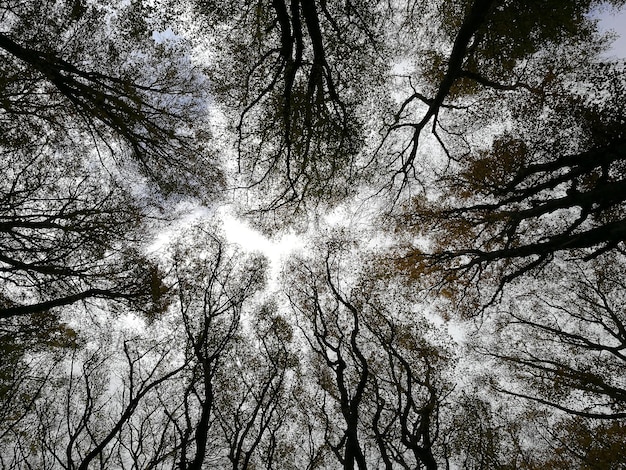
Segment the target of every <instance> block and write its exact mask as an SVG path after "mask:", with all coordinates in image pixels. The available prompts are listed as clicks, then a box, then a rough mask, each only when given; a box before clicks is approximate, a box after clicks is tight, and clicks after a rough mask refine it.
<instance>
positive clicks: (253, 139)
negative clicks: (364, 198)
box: [194, 0, 388, 225]
mask: <svg viewBox="0 0 626 470" xmlns="http://www.w3.org/2000/svg"><path fill="white" fill-rule="evenodd" d="M195 3H196V9H195V10H194V12H197V13H198V14H199V15H201V16H202V17H203V18H205V21H206V23H205V24H206V27H207V28H210V30H211V34H212V36H213V37H212V38H211V39H210V43H211V45H212V46H213V48H215V49H216V50H219V54H218V56H217V59H216V62H215V64H214V66H213V67H211V69H212V78H213V90H212V91H213V93H214V94H215V96H216V98H217V100H218V103H220V104H221V105H222V106H223V109H225V110H226V113H227V117H228V118H229V120H230V123H231V128H232V131H233V133H234V136H233V137H234V139H235V140H236V143H235V148H236V152H237V170H238V171H239V172H241V174H242V180H243V181H242V185H243V186H244V187H245V188H247V189H249V190H250V189H251V190H255V189H257V190H258V191H254V194H256V195H258V196H262V197H257V199H258V200H257V201H255V202H254V203H253V204H251V205H252V209H253V210H255V209H273V210H276V211H278V212H279V213H280V214H281V217H286V218H287V219H290V216H292V215H293V214H294V213H302V212H304V211H305V210H306V208H307V207H312V208H314V207H316V206H317V205H318V204H320V203H322V204H323V203H327V202H329V201H336V200H338V199H341V198H342V197H345V195H346V194H350V193H352V192H353V191H354V187H355V186H354V185H355V183H356V181H357V179H358V177H359V175H360V174H361V173H362V169H363V167H364V166H367V165H366V163H365V162H366V161H367V159H366V158H365V159H364V158H363V157H362V156H361V155H360V152H361V149H362V148H363V144H364V139H365V138H366V135H365V134H364V124H365V121H366V119H365V118H364V117H363V115H364V113H367V112H370V111H366V110H367V109H374V108H375V106H376V100H378V99H380V98H381V97H382V96H383V94H382V93H381V92H380V88H379V85H380V84H382V80H381V76H382V75H383V74H384V69H385V68H386V63H385V61H386V58H385V45H384V34H385V21H386V16H387V15H388V14H387V13H386V12H385V11H384V9H382V8H380V6H379V5H376V4H370V3H368V2H362V1H353V0H351V1H349V2H345V3H341V4H333V3H332V2H326V1H315V0H296V1H291V2H286V1H284V0H275V1H272V2H269V1H267V2H260V3H250V2H247V1H241V2H237V3H232V2H226V3H224V2H219V1H217V2H204V1H198V2H195ZM381 10H382V14H381ZM372 89H374V90H376V89H378V92H379V95H374V93H373V92H371V91H370V90H372ZM281 209H283V210H281ZM277 223H278V224H279V225H280V224H281V222H280V221H277Z"/></svg>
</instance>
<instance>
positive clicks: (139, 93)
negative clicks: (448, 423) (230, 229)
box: [0, 0, 220, 318]
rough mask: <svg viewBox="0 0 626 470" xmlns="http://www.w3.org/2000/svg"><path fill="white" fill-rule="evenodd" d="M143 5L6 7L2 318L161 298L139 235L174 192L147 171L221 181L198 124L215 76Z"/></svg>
mask: <svg viewBox="0 0 626 470" xmlns="http://www.w3.org/2000/svg"><path fill="white" fill-rule="evenodd" d="M137 8H139V7H138V6H137V4H132V5H128V6H127V7H120V8H119V9H110V8H107V6H106V2H105V4H101V3H98V2H89V3H84V2H80V1H67V2H66V1H60V0H59V1H55V2H48V3H33V4H25V3H24V4H22V3H16V4H6V5H4V6H2V7H0V15H1V17H2V18H3V24H4V25H5V26H6V27H5V28H4V29H3V32H2V33H1V34H0V55H1V56H2V58H3V60H2V62H3V63H2V66H1V67H0V83H2V84H3V86H2V91H1V92H0V107H1V109H2V112H1V114H0V120H1V121H2V126H1V127H2V131H0V155H1V162H0V168H1V170H2V174H3V175H5V176H6V177H5V178H3V180H2V183H0V184H1V186H0V252H1V254H0V284H1V285H2V290H3V293H2V298H1V299H0V317H2V318H5V317H9V316H14V315H27V314H31V313H38V312H45V311H47V310H49V309H53V308H58V307H62V306H65V305H69V304H73V303H76V302H79V301H85V300H89V299H94V298H96V299H97V298H100V299H102V298H104V299H120V300H133V299H134V300H136V301H137V303H139V304H144V305H145V304H148V303H149V302H150V297H151V296H152V294H155V295H156V296H158V295H159V294H158V291H159V287H158V285H159V280H158V273H157V270H156V269H154V268H147V269H143V268H140V266H146V265H148V266H149V263H147V262H146V260H145V256H143V255H142V254H140V252H141V251H142V250H141V248H140V247H139V245H140V243H141V242H143V241H144V240H142V239H143V238H145V236H146V233H145V232H143V230H145V226H144V224H145V221H146V218H147V217H148V216H153V217H154V216H156V215H157V211H156V207H155V206H154V205H153V202H154V200H155V199H160V197H158V196H155V195H152V196H150V197H147V191H146V189H147V186H146V183H145V181H150V182H151V183H150V184H151V185H152V187H153V190H154V189H155V188H154V186H155V184H156V185H157V186H158V188H160V190H161V191H162V194H165V195H168V194H172V193H179V194H180V193H185V194H188V195H193V194H195V195H200V192H201V193H202V196H203V197H205V196H209V194H211V193H214V189H215V188H216V187H217V186H219V181H220V175H219V170H218V168H217V166H216V164H215V162H212V161H210V158H209V157H208V155H207V153H206V152H203V151H202V149H203V147H204V145H205V143H204V142H203V138H202V136H201V132H200V131H198V128H197V127H195V126H199V125H200V124H201V123H202V122H203V119H204V118H205V114H206V113H205V111H204V104H203V103H202V102H201V101H200V100H201V98H202V97H203V91H202V89H201V88H200V85H201V79H202V76H201V75H200V74H199V73H197V71H195V70H194V69H193V67H192V64H191V63H190V61H189V59H188V57H187V58H186V57H185V56H184V54H185V53H186V51H185V49H184V47H183V46H182V44H181V45H178V46H175V45H172V46H167V45H162V46H158V45H155V44H154V43H153V44H150V39H149V32H150V30H149V25H148V24H147V23H146V21H145V20H146V19H143V18H142V19H141V20H139V19H138V18H139V17H138V16H137V15H138V14H141V11H136V9H137ZM144 13H145V12H144ZM142 51H143V52H142ZM196 131H198V132H196ZM205 156H206V158H205ZM137 170H138V171H139V172H140V173H141V174H143V175H144V177H140V176H139V175H138V172H137ZM145 177H147V180H146V178H145ZM142 181H144V182H143V183H142ZM142 185H143V186H146V189H144V191H143V194H142V190H141V189H140V188H141V186H142ZM132 186H134V187H132ZM148 186H149V185H148ZM208 199H211V197H209V198H208ZM150 200H152V201H150ZM150 206H151V207H150ZM151 292H152V294H151ZM153 300H156V298H155V299H153ZM157 303H158V301H157ZM158 308H159V307H157V310H158Z"/></svg>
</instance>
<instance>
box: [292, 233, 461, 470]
mask: <svg viewBox="0 0 626 470" xmlns="http://www.w3.org/2000/svg"><path fill="white" fill-rule="evenodd" d="M344 243H345V241H344ZM327 250H328V251H326V253H323V254H322V256H324V260H323V261H322V262H319V263H315V262H311V263H308V262H306V261H305V260H301V261H299V262H297V263H294V265H293V267H292V273H291V276H294V279H297V281H296V282H292V283H290V284H291V285H292V286H293V287H292V288H291V289H289V290H288V296H289V299H290V302H291V304H292V308H293V309H294V313H295V314H296V315H297V317H296V318H297V319H298V324H299V327H300V328H301V330H302V332H303V335H304V337H305V338H306V340H307V343H308V347H309V348H310V352H309V355H310V356H311V357H310V359H309V362H310V367H311V372H310V374H312V375H313V376H315V377H316V378H317V387H319V388H320V391H321V397H319V398H318V399H317V403H316V404H315V406H316V407H317V408H318V411H317V414H318V415H319V418H318V419H320V420H321V421H322V424H323V435H324V441H325V445H326V446H328V447H330V449H331V450H332V451H333V453H334V454H335V458H336V459H337V460H338V461H339V463H340V464H341V465H342V467H343V468H355V467H356V468H359V469H364V468H367V467H368V466H371V465H372V464H374V463H375V462H376V463H377V465H379V466H384V467H385V468H394V467H396V466H397V467H399V468H426V469H436V468H437V465H438V463H437V462H438V460H439V456H440V455H441V452H440V451H439V449H437V447H436V442H437V440H438V438H439V412H440V407H441V405H442V403H443V402H444V400H445V398H446V395H447V393H448V392H449V388H448V384H447V383H446V381H445V379H444V377H445V370H446V369H447V367H448V363H449V361H450V359H451V358H450V357H449V356H448V353H447V351H446V349H445V344H443V342H437V341H435V340H432V339H431V337H430V332H429V331H428V328H429V326H430V325H428V322H427V321H425V319H423V318H422V319H421V325H420V326H418V325H417V324H416V323H417V322H416V321H415V314H414V313H413V312H411V313H409V312H407V311H406V310H404V309H403V307H402V306H401V305H402V304H401V302H402V300H401V299H398V298H394V297H393V294H390V293H389V292H388V285H387V288H384V287H382V286H381V285H377V282H376V277H375V276H373V275H372V274H371V273H370V274H369V275H368V274H367V270H364V271H365V272H364V273H361V272H359V271H361V269H362V268H360V267H357V266H358V265H355V266H353V267H352V272H353V273H354V271H355V269H356V270H357V273H356V275H355V279H350V277H349V276H348V275H347V274H346V272H348V271H350V269H349V268H347V267H345V266H342V264H343V263H342V262H341V260H342V258H343V257H344V256H347V254H348V250H347V249H346V246H345V245H344V246H343V247H342V242H341V241H338V242H337V241H336V242H335V243H332V242H331V243H329V247H328V248H327ZM379 289H380V290H379ZM315 396H317V395H315Z"/></svg>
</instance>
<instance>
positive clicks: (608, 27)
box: [597, 8, 626, 59]
mask: <svg viewBox="0 0 626 470" xmlns="http://www.w3.org/2000/svg"><path fill="white" fill-rule="evenodd" d="M597 18H598V19H599V23H598V28H599V29H600V31H601V32H604V33H606V32H613V33H614V34H615V40H614V41H613V43H612V44H611V48H610V49H609V50H608V51H607V52H606V54H605V55H606V56H607V57H609V58H615V57H617V58H619V59H626V8H621V9H619V10H616V9H608V10H605V11H600V12H598V14H597Z"/></svg>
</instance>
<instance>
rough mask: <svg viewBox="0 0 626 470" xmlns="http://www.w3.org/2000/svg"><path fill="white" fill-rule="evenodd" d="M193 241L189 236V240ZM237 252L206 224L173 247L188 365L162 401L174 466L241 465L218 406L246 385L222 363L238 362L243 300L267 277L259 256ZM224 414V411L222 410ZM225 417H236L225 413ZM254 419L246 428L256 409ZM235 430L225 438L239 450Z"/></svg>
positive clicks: (246, 390)
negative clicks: (171, 396) (172, 433)
mask: <svg viewBox="0 0 626 470" xmlns="http://www.w3.org/2000/svg"><path fill="white" fill-rule="evenodd" d="M190 240H193V242H192V243H188V242H189V241H190ZM240 256H241V255H240V253H238V252H237V251H236V250H233V249H232V247H229V246H228V245H227V244H226V243H225V242H224V240H223V238H222V237H221V236H220V234H219V232H217V231H216V230H215V229H214V228H211V227H203V226H198V227H195V228H194V229H193V230H191V231H190V232H189V233H187V234H186V237H182V238H181V239H180V240H179V244H178V245H177V246H176V247H175V248H174V252H173V258H172V263H173V275H174V281H175V289H176V293H177V295H178V302H177V303H176V308H177V310H178V312H177V313H178V315H179V319H180V321H181V322H182V325H181V327H180V328H181V334H182V338H183V341H184V344H185V350H184V354H185V358H186V359H185V362H187V363H189V367H188V368H186V370H185V373H184V375H183V380H182V382H181V386H180V387H179V388H178V389H177V391H176V393H177V395H176V396H177V397H178V399H177V400H176V402H174V403H171V402H170V401H169V400H167V401H165V400H164V402H163V405H164V407H165V413H166V415H167V416H168V418H169V419H170V420H171V421H172V423H173V427H174V429H175V430H176V433H177V440H178V443H177V449H176V454H175V455H176V457H177V458H178V462H177V463H176V465H177V466H178V467H179V468H182V469H189V470H191V469H200V468H203V466H204V463H205V462H207V461H216V462H221V463H222V464H225V461H226V457H227V455H228V456H229V457H231V456H232V457H233V459H234V461H232V462H231V463H232V465H233V467H234V468H238V465H239V464H240V462H239V458H238V457H239V455H236V456H233V455H230V454H227V455H225V454H226V452H225V448H227V446H226V445H224V444H223V440H222V438H221V436H220V435H219V434H220V433H219V427H220V423H221V421H220V418H221V419H222V421H223V419H224V418H223V415H222V414H221V413H220V412H219V411H217V410H216V407H217V406H218V405H219V404H220V401H219V400H220V399H222V397H223V395H222V394H226V395H227V394H228V393H227V390H228V389H229V387H231V386H232V387H234V388H235V394H237V393H238V392H240V391H243V393H244V398H245V399H247V397H248V395H247V393H246V392H250V390H249V389H246V384H245V383H241V382H239V381H237V382H235V383H228V381H227V380H228V379H231V378H232V376H229V373H230V371H225V370H224V368H228V367H232V366H233V362H232V361H235V360H236V343H238V342H239V340H238V337H239V335H240V334H241V317H242V314H243V308H244V304H245V303H247V302H248V301H249V300H250V299H251V297H252V296H254V295H255V294H256V293H257V292H258V291H259V289H261V288H262V286H263V283H264V281H265V264H264V262H263V259H262V258H261V257H259V256H249V257H243V258H241V259H240ZM231 355H232V357H231ZM226 377H228V379H227V378H226ZM242 378H244V377H238V379H239V380H241V379H242ZM220 379H224V382H222V381H220ZM273 382H274V377H272V378H271V379H270V381H269V383H268V384H267V386H268V388H269V387H270V386H271V385H272V384H273ZM255 385H256V384H255ZM244 401H245V400H244ZM225 403H228V400H226V402H225ZM225 403H222V404H223V405H225ZM261 404H263V405H265V401H263V400H262V402H261V403H259V406H261ZM220 411H221V410H220ZM231 411H232V410H231ZM239 411H242V410H239ZM265 411H266V410H263V412H265ZM223 412H224V413H227V408H225V409H224V410H223ZM228 417H229V418H230V419H233V418H234V417H233V416H232V415H230V414H229V415H228ZM251 419H252V422H251V423H250V426H252V425H253V424H254V422H255V420H256V414H254V416H253V417H252V418H251ZM233 425H234V423H233ZM265 426H267V424H265ZM239 432H241V429H237V430H236V431H235V435H230V434H229V433H228V432H227V433H226V434H227V438H228V437H230V438H232V439H233V440H234V441H232V442H231V443H230V444H231V451H233V452H234V451H237V450H238V449H239V451H241V445H242V444H243V442H242V444H239V443H240V442H241V441H243V440H244V439H245V434H244V435H243V436H241V435H239ZM239 439H241V441H239ZM238 444H239V445H238ZM232 446H234V449H233V448H232ZM252 450H254V449H252ZM248 458H249V457H248Z"/></svg>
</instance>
